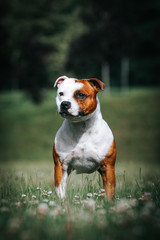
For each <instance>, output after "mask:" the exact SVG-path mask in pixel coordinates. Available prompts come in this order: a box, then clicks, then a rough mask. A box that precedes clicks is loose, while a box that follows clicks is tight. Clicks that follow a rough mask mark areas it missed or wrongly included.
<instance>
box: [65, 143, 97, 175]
mask: <svg viewBox="0 0 160 240" xmlns="http://www.w3.org/2000/svg"><path fill="white" fill-rule="evenodd" d="M67 161H68V165H70V166H71V167H72V168H73V169H75V170H76V172H77V173H92V172H94V171H95V170H97V169H98V167H99V156H98V155H97V153H96V151H95V148H94V147H93V146H92V145H87V144H84V145H83V146H82V145H81V144H79V145H78V146H76V147H75V148H74V149H73V150H72V151H71V152H70V153H69V154H68V155H67V158H66V163H67Z"/></svg>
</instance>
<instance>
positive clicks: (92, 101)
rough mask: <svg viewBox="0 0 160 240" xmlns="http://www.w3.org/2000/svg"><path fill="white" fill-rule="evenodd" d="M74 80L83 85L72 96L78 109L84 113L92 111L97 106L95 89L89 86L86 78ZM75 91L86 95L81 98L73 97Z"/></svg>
mask: <svg viewBox="0 0 160 240" xmlns="http://www.w3.org/2000/svg"><path fill="white" fill-rule="evenodd" d="M76 82H80V83H83V84H84V86H83V87H82V88H81V89H79V90H77V91H75V92H74V96H73V97H74V99H75V100H76V101H77V102H78V105H79V111H83V114H84V115H87V114H90V113H92V112H94V110H95V109H96V107H97V100H96V94H97V91H96V89H95V88H93V87H92V86H91V84H90V83H89V82H88V80H76ZM77 92H82V93H84V94H85V95H87V97H86V98H83V99H77V98H76V97H75V95H76V93H77Z"/></svg>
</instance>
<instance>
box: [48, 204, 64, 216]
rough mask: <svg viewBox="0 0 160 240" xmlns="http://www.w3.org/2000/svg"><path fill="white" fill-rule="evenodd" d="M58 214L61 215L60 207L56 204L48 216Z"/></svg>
mask: <svg viewBox="0 0 160 240" xmlns="http://www.w3.org/2000/svg"><path fill="white" fill-rule="evenodd" d="M59 215H61V207H60V206H57V207H56V208H54V209H53V210H52V211H50V216H53V217H56V216H59Z"/></svg>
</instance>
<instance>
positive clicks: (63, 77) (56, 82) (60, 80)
mask: <svg viewBox="0 0 160 240" xmlns="http://www.w3.org/2000/svg"><path fill="white" fill-rule="evenodd" d="M66 78H68V77H66V76H61V77H59V78H57V80H56V81H55V83H54V87H58V88H59V86H60V85H61V83H62V82H63V81H64V80H65V79H66Z"/></svg>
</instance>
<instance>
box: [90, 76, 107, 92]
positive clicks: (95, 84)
mask: <svg viewBox="0 0 160 240" xmlns="http://www.w3.org/2000/svg"><path fill="white" fill-rule="evenodd" d="M87 80H88V82H89V83H90V84H91V85H92V87H94V88H95V90H96V91H97V92H99V90H100V89H101V90H104V88H105V84H104V83H103V82H102V81H100V80H99V79H97V78H91V79H87Z"/></svg>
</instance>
